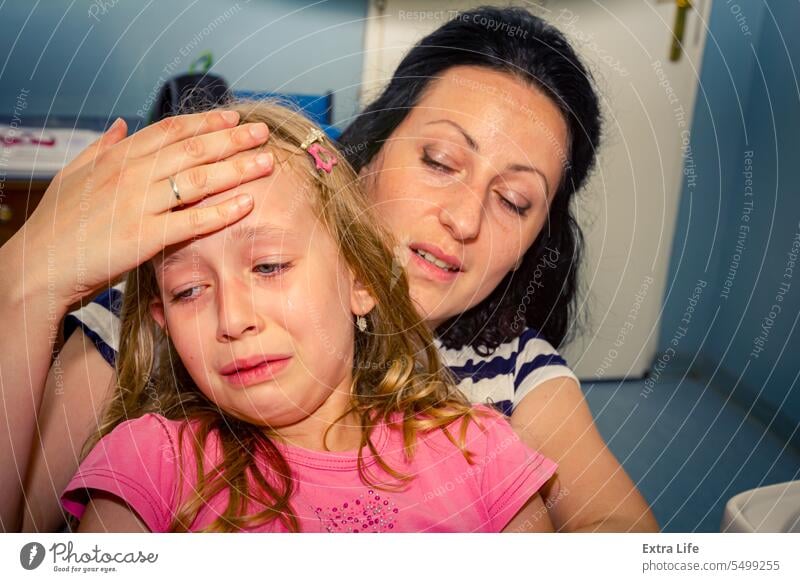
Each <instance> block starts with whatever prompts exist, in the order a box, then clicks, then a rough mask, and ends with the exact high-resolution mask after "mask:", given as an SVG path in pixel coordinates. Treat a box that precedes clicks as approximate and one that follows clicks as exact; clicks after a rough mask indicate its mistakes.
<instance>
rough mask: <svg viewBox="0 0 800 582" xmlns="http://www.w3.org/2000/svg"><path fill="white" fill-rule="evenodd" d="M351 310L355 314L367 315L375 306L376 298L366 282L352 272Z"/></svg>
mask: <svg viewBox="0 0 800 582" xmlns="http://www.w3.org/2000/svg"><path fill="white" fill-rule="evenodd" d="M350 289H351V290H350V310H351V311H352V312H353V314H355V315H366V314H367V313H369V312H370V311H372V309H373V308H374V307H375V298H374V297H373V296H372V294H370V292H369V290H368V289H367V288H366V287H365V286H364V284H363V283H362V282H361V281H359V280H358V279H356V277H355V275H353V274H352V273H351V274H350Z"/></svg>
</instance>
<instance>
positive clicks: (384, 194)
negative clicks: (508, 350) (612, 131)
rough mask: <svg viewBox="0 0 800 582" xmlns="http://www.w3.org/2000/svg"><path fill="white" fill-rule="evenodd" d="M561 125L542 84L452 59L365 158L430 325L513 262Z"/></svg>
mask: <svg viewBox="0 0 800 582" xmlns="http://www.w3.org/2000/svg"><path fill="white" fill-rule="evenodd" d="M567 134H568V132H567V126H566V123H565V121H564V118H563V117H562V115H561V113H560V111H559V110H558V108H557V107H556V105H555V104H554V103H553V102H552V101H551V100H550V99H549V98H548V97H546V96H545V95H544V94H542V93H541V92H539V91H537V90H535V89H532V88H531V87H529V86H527V85H524V84H522V83H521V82H520V81H518V80H516V79H514V78H513V77H511V76H510V75H507V74H504V73H500V72H496V71H491V70H488V69H484V68H480V67H454V68H452V69H449V70H448V71H447V72H446V73H445V74H444V75H443V76H442V77H441V78H440V79H439V80H437V81H434V82H432V83H431V84H430V85H429V87H428V90H427V92H426V93H425V95H424V96H423V98H422V99H421V100H420V102H419V103H418V104H417V105H416V106H415V107H414V108H413V109H412V110H411V111H410V112H409V114H408V116H407V117H406V118H405V120H404V121H403V122H402V123H401V124H400V125H399V126H398V127H397V129H395V131H394V132H393V133H392V135H391V137H390V139H389V140H387V142H386V144H385V145H384V146H383V147H382V148H381V151H380V153H379V154H378V155H377V156H375V158H374V160H373V161H372V162H371V163H370V164H369V165H368V166H366V167H365V168H364V170H363V172H362V175H365V176H366V184H367V187H368V188H369V191H370V194H371V199H372V201H373V203H374V204H376V205H377V213H378V215H379V216H382V217H384V218H385V220H386V221H387V223H388V225H389V228H391V230H392V232H393V234H394V235H395V237H396V238H397V240H398V241H399V243H398V248H397V249H395V250H396V252H397V254H398V255H399V257H400V260H401V262H402V263H403V264H404V266H405V267H406V271H407V273H408V277H409V284H410V288H411V295H412V298H413V299H414V300H415V302H416V304H417V306H418V309H419V310H420V313H421V315H422V317H423V318H425V319H426V320H427V322H428V324H429V325H430V326H431V327H432V328H435V327H436V326H438V325H439V324H441V323H442V322H444V321H445V320H447V319H448V318H450V317H452V316H455V315H458V314H460V313H463V312H464V311H466V310H468V309H469V308H471V307H473V306H474V305H476V304H478V303H480V302H481V301H482V300H483V299H485V298H486V297H487V296H488V295H489V294H490V293H491V292H492V291H493V290H494V288H495V287H496V286H497V285H498V284H499V283H500V281H501V280H502V279H503V277H504V276H505V275H506V274H507V273H508V272H509V271H510V270H512V269H514V268H515V267H516V266H517V265H518V263H519V261H520V260H521V258H522V256H523V255H524V253H525V252H526V251H527V250H528V248H529V247H530V246H531V244H532V243H533V242H534V240H535V239H536V237H537V235H538V234H539V232H540V231H541V230H542V228H543V226H545V223H546V220H547V214H548V207H549V203H550V202H551V201H552V199H553V196H554V195H555V191H556V189H557V187H558V185H559V182H560V180H561V176H562V171H563V168H564V165H565V163H566V160H567V159H568V157H567V155H566V152H567Z"/></svg>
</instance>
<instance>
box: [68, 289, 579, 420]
mask: <svg viewBox="0 0 800 582" xmlns="http://www.w3.org/2000/svg"><path fill="white" fill-rule="evenodd" d="M124 289H125V284H124V283H120V284H119V285H116V286H115V287H112V288H111V289H108V290H107V291H105V292H104V293H102V294H101V295H99V296H97V297H96V298H95V299H93V300H92V302H91V303H89V304H88V305H85V306H84V307H82V308H81V309H78V310H77V311H73V312H71V313H70V314H69V315H67V318H66V320H65V322H64V337H65V338H66V337H69V335H70V334H71V333H72V332H73V331H74V330H75V329H77V328H78V327H80V328H81V330H82V331H83V333H84V334H86V336H87V337H88V338H89V339H90V340H91V341H92V342H93V343H94V345H95V346H96V347H97V349H98V350H99V351H100V354H102V356H103V358H104V359H105V360H106V361H107V362H108V363H109V364H111V365H112V366H113V365H114V361H115V360H116V355H117V351H118V350H119V336H120V320H119V314H120V311H121V309H122V298H123V293H124ZM435 342H436V347H437V348H438V349H439V353H440V354H441V355H442V360H443V361H444V363H445V364H446V365H447V367H448V368H450V370H451V371H452V372H453V374H454V375H455V377H456V378H457V380H458V387H459V388H460V389H461V391H462V392H464V394H466V396H467V398H469V399H470V401H472V402H473V403H476V404H484V403H486V404H492V405H494V406H495V407H496V408H497V409H498V410H500V411H501V412H503V413H504V414H507V415H510V414H511V412H512V411H513V410H514V408H516V406H517V405H518V404H519V403H520V402H521V401H522V399H523V398H524V397H525V396H527V395H528V394H530V392H531V391H532V390H533V389H535V388H536V387H537V386H539V385H540V384H542V383H543V382H546V381H547V380H552V379H553V378H561V377H568V378H572V379H573V380H575V381H576V382H578V378H577V377H576V376H575V374H574V373H573V372H572V370H571V369H570V368H569V367H568V366H567V363H566V362H565V361H564V358H562V357H561V356H560V355H559V354H558V352H557V351H556V350H555V348H554V347H553V346H552V345H551V344H550V343H549V342H548V341H547V340H545V339H544V338H543V337H541V335H540V334H539V333H538V332H537V331H536V330H535V329H531V328H526V329H525V330H524V331H523V332H522V334H521V335H520V336H519V337H517V338H515V339H513V340H511V341H508V342H506V343H504V344H501V345H500V346H498V347H497V349H495V351H494V352H492V353H491V354H490V355H481V354H479V353H477V352H476V351H475V350H474V349H473V348H472V347H470V346H465V347H463V348H461V349H457V350H451V349H447V348H443V347H442V345H441V342H439V340H435Z"/></svg>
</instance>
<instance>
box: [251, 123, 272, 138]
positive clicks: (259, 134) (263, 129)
mask: <svg viewBox="0 0 800 582" xmlns="http://www.w3.org/2000/svg"><path fill="white" fill-rule="evenodd" d="M268 134H269V130H267V126H266V125H264V124H263V123H256V124H255V125H251V126H250V135H252V136H253V137H254V138H256V139H264V138H265V137H267V135H268Z"/></svg>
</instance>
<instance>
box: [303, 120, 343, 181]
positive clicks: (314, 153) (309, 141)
mask: <svg viewBox="0 0 800 582" xmlns="http://www.w3.org/2000/svg"><path fill="white" fill-rule="evenodd" d="M323 135H324V134H323V133H322V132H321V131H320V130H318V129H314V130H312V131H311V133H309V134H308V137H307V138H306V140H305V141H304V142H303V143H302V144H300V147H301V148H302V149H304V150H305V151H307V152H308V153H309V154H311V157H312V158H314V165H315V167H316V168H317V170H325V172H327V173H328V174H330V173H331V171H332V170H333V166H335V165H336V163H337V161H338V160H337V159H336V156H335V155H334V154H333V152H331V151H330V150H328V148H326V147H324V146H323V145H322V144H319V143H314V142H316V141H318V140H320V139H321V138H322V137H323Z"/></svg>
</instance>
